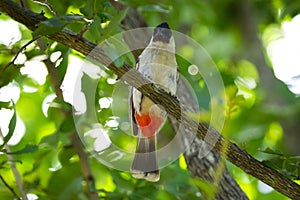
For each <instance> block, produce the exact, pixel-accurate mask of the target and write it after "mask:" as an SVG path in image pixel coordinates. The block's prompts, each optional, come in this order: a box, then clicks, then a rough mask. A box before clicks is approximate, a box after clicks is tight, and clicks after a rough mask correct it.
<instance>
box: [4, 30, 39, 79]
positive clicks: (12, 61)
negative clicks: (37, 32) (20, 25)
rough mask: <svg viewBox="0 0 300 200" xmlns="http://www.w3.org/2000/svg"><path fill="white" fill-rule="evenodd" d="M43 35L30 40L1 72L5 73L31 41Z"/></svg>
mask: <svg viewBox="0 0 300 200" xmlns="http://www.w3.org/2000/svg"><path fill="white" fill-rule="evenodd" d="M40 37H41V36H38V37H37V38H34V39H32V40H30V41H29V42H27V43H26V44H24V45H23V46H22V47H21V48H20V49H19V50H18V51H17V53H16V55H15V56H14V58H13V59H12V60H11V61H10V62H9V63H7V64H6V65H5V66H4V67H3V68H2V69H1V70H0V74H1V73H3V72H4V71H5V70H6V69H7V68H8V67H9V66H10V65H13V64H14V62H15V61H16V59H17V58H18V56H19V54H20V53H21V52H22V51H23V50H25V49H26V47H28V46H29V45H30V44H31V43H33V42H34V41H35V40H37V39H38V38H40Z"/></svg>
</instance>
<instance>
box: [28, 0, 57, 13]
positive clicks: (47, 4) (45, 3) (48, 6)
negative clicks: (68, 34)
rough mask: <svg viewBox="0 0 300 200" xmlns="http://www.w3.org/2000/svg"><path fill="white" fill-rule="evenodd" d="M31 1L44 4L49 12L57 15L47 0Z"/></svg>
mask: <svg viewBox="0 0 300 200" xmlns="http://www.w3.org/2000/svg"><path fill="white" fill-rule="evenodd" d="M33 2H34V3H38V4H40V5H42V6H46V7H47V8H48V9H49V10H50V12H52V13H53V14H54V15H55V16H57V15H58V14H57V12H56V11H55V9H54V8H53V6H52V5H51V4H50V3H49V2H48V1H47V0H45V1H40V0H33Z"/></svg>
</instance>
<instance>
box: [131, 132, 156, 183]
mask: <svg viewBox="0 0 300 200" xmlns="http://www.w3.org/2000/svg"><path fill="white" fill-rule="evenodd" d="M131 174H132V176H133V177H134V178H138V179H141V178H144V179H146V180H148V181H151V182H156V181H158V180H159V169H158V163H157V153H156V134H154V135H153V136H152V137H149V138H147V137H141V136H140V137H139V140H138V145H137V148H136V151H135V155H134V160H133V163H132V165H131Z"/></svg>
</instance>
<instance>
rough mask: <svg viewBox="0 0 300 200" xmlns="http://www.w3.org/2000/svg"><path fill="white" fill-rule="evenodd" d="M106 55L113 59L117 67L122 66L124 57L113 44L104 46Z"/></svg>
mask: <svg viewBox="0 0 300 200" xmlns="http://www.w3.org/2000/svg"><path fill="white" fill-rule="evenodd" d="M103 49H104V51H105V53H106V55H108V57H109V58H110V59H111V60H112V61H113V63H114V64H115V65H116V66H117V67H121V66H122V65H123V63H124V59H123V58H122V57H121V55H120V54H119V52H118V51H117V49H116V48H115V46H114V45H113V44H111V45H108V46H104V47H103Z"/></svg>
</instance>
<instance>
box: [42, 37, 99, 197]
mask: <svg viewBox="0 0 300 200" xmlns="http://www.w3.org/2000/svg"><path fill="white" fill-rule="evenodd" d="M37 43H38V46H39V47H40V49H41V50H42V51H46V46H45V44H44V42H43V41H42V40H38V42H37ZM43 62H44V64H45V65H46V68H47V71H48V74H49V77H50V82H51V84H52V87H53V89H54V91H55V94H56V96H57V97H58V99H59V100H61V101H64V98H63V92H62V90H61V89H60V85H61V82H62V80H59V76H58V73H57V69H56V68H55V65H54V63H53V62H51V60H50V59H49V58H47V59H45V60H44V61H43ZM61 112H62V113H63V115H64V116H65V118H67V117H69V116H70V115H71V113H70V112H69V111H68V110H65V109H62V110H61ZM70 139H71V140H72V145H73V148H74V149H75V151H76V153H77V155H78V157H79V166H80V168H81V172H82V175H83V178H84V181H85V182H86V185H87V186H86V192H87V195H88V196H89V199H91V200H99V196H98V192H97V190H96V189H95V188H94V185H95V179H94V176H93V174H92V171H91V168H90V165H89V160H88V155H87V154H86V153H85V151H84V148H83V146H82V143H81V140H80V138H79V136H78V134H77V133H76V132H74V133H72V134H71V138H70Z"/></svg>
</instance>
